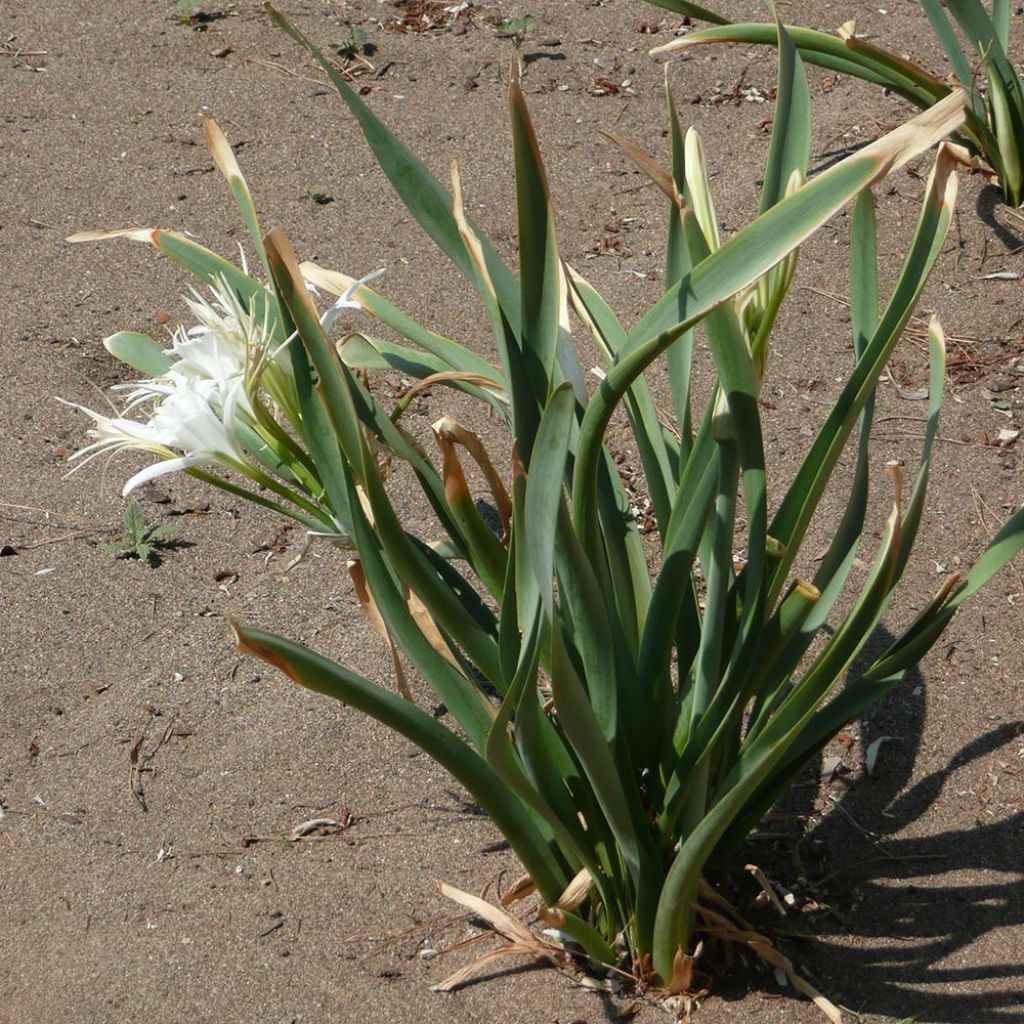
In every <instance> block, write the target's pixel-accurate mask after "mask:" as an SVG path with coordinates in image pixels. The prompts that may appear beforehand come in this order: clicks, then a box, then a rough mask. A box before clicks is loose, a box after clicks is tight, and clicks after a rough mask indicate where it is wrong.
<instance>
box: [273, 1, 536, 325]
mask: <svg viewBox="0 0 1024 1024" xmlns="http://www.w3.org/2000/svg"><path fill="white" fill-rule="evenodd" d="M265 6H266V9H267V11H268V13H269V14H270V17H271V19H272V20H273V22H274V23H275V24H276V25H278V26H279V27H280V28H282V29H284V31H285V32H287V33H288V35H290V36H291V37H292V38H293V39H294V40H295V41H296V42H297V43H299V44H300V45H302V46H304V47H305V48H306V49H307V50H308V51H309V52H310V53H311V54H312V55H313V57H314V58H315V59H316V61H317V62H318V63H319V64H320V66H321V67H322V68H323V69H324V71H325V72H326V73H327V77H328V78H329V79H330V80H331V83H332V84H333V85H334V87H335V89H337V90H338V93H339V94H340V95H341V98H342V99H343V100H344V101H345V103H346V104H347V105H348V108H349V110H350V111H351V112H352V114H353V116H354V117H355V119H356V121H357V122H358V123H359V127H360V128H361V129H362V131H363V135H364V136H365V137H366V141H367V143H368V144H369V146H370V149H372V150H373V153H374V156H376V158H377V162H378V163H379V164H380V167H381V170H383V171H384V173H385V174H386V175H387V177H388V180H389V181H390V182H391V184H392V185H393V186H394V189H395V191H396V192H397V193H398V195H399V196H400V198H401V199H402V202H403V203H405V205H406V207H407V208H408V210H409V212H410V213H411V214H412V215H413V217H415V218H416V220H417V222H418V223H419V224H420V226H421V227H422V228H423V230H424V231H426V233H427V234H428V235H429V236H430V237H431V238H432V239H433V240H434V242H435V243H436V244H437V246H438V248H440V249H441V251H442V252H443V253H445V255H447V256H448V258H449V259H451V260H452V262H453V263H454V264H455V265H456V266H457V267H458V268H459V269H460V270H461V271H462V272H463V273H464V274H465V275H466V276H467V277H469V279H470V280H474V279H475V275H474V274H473V272H472V268H471V261H470V258H469V255H468V253H467V252H466V247H465V245H463V242H462V238H461V237H460V234H459V228H458V225H457V224H456V223H455V219H454V217H453V216H452V200H451V196H450V195H449V194H448V192H447V191H446V190H445V189H444V187H443V186H442V185H441V183H440V182H439V181H438V180H437V179H436V178H435V177H434V176H433V175H432V174H431V173H430V171H428V170H427V168H426V167H424V165H423V164H422V163H421V162H420V161H419V160H418V159H417V158H416V157H415V156H413V154H412V153H410V152H409V150H408V149H406V147H405V146H404V145H403V144H402V143H401V142H400V141H399V140H398V139H397V138H395V136H394V135H393V134H392V133H391V132H390V131H389V130H388V128H387V126H386V125H385V124H384V122H383V121H381V120H380V119H379V118H378V117H377V116H376V115H375V114H374V113H373V111H371V110H370V108H369V107H368V106H367V105H366V104H365V103H364V102H363V101H362V100H361V99H360V97H359V95H358V93H357V92H356V91H355V89H353V88H352V87H351V86H350V85H349V84H348V83H347V82H346V81H345V80H344V79H343V78H342V77H341V75H339V74H338V71H337V69H336V68H335V67H334V65H333V64H332V63H331V62H330V61H329V60H328V59H327V58H326V57H324V55H323V54H322V53H321V52H320V50H319V49H318V48H317V47H316V46H314V45H313V43H312V42H310V40H309V39H307V38H306V37H305V36H304V35H303V34H302V33H301V32H300V31H299V30H298V29H297V28H295V26H294V25H292V24H291V22H289V21H288V20H287V19H286V18H285V17H284V16H283V15H282V14H280V12H278V11H277V10H276V9H275V8H274V7H273V6H272V5H271V4H266V5H265ZM481 244H482V246H483V250H484V254H485V257H486V261H487V266H488V270H489V272H490V276H491V278H492V280H493V282H494V288H495V291H496V292H497V295H498V299H499V302H500V303H501V307H502V309H504V310H505V315H506V317H507V318H508V319H509V322H510V326H511V327H512V330H513V333H516V334H518V331H519V309H518V307H519V297H518V294H517V291H518V290H517V288H516V284H515V281H514V279H513V278H512V275H511V274H510V273H509V272H508V269H507V268H506V267H505V265H504V263H503V262H502V261H501V258H500V257H499V256H498V254H497V253H496V252H495V250H494V248H493V247H492V246H491V245H490V243H489V242H487V241H486V240H483V241H482V243H481Z"/></svg>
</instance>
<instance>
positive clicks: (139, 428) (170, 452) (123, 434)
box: [61, 372, 244, 495]
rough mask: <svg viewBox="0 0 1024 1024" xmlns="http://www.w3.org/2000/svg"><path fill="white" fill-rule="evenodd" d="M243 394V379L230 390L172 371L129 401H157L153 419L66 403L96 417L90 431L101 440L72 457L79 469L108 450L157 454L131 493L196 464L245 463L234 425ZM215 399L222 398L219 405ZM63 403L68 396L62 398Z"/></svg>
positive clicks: (131, 483)
mask: <svg viewBox="0 0 1024 1024" xmlns="http://www.w3.org/2000/svg"><path fill="white" fill-rule="evenodd" d="M239 396H242V397H244V392H243V391H242V382H241V380H239V381H236V382H235V384H233V385H232V386H230V387H228V388H227V389H225V390H223V391H222V390H221V389H220V388H219V387H218V386H217V385H216V384H215V383H214V382H203V381H195V380H190V379H189V378H188V377H185V376H184V375H181V374H173V372H169V373H168V375H167V376H166V377H161V378H157V379H155V380H152V381H143V382H141V383H140V385H138V386H137V389H136V391H135V392H134V393H133V394H132V396H131V398H130V401H129V409H136V408H140V407H141V406H142V405H143V404H144V403H145V402H146V401H147V400H151V401H153V402H154V403H155V404H154V406H153V410H152V413H151V415H150V416H149V418H148V419H147V420H144V421H139V420H134V419H129V418H127V417H125V416H104V415H103V414H102V413H98V412H95V411H93V410H92V409H89V408H87V407H86V406H84V405H77V404H75V403H73V402H65V403H64V404H65V405H70V406H71V407H72V408H75V409H78V410H80V411H81V412H84V413H85V414H86V415H88V416H91V417H92V419H93V421H94V423H95V426H94V428H93V429H92V430H90V431H89V435H90V436H91V437H94V438H95V440H94V441H93V442H92V444H90V445H88V446H86V447H85V448H83V449H82V450H81V451H78V452H76V453H75V454H74V455H73V456H72V459H83V461H82V462H81V463H79V465H78V466H76V467H75V468H76V469H79V468H81V466H83V465H85V463H86V462H89V461H90V460H91V459H93V458H95V457H96V456H97V455H101V454H102V453H104V452H111V453H115V452H119V451H122V450H124V449H126V448H134V449H137V450H139V451H146V452H151V453H152V454H154V455H157V456H158V457H159V461H158V462H155V463H153V464H152V465H150V466H147V467H146V468H145V469H143V470H141V471H140V472H138V473H136V474H135V475H134V476H133V477H131V478H130V479H129V480H128V481H127V482H126V483H125V485H124V488H123V489H122V491H121V493H122V495H127V494H128V493H129V492H130V491H132V490H134V489H135V488H136V487H138V486H139V485H140V484H144V483H147V482H148V481H150V480H154V479H156V477H158V476H163V475H164V474H165V473H173V472H175V471H177V470H181V469H190V468H192V467H195V466H210V465H224V466H232V467H235V468H238V467H239V465H240V464H241V465H244V455H243V453H242V451H241V449H240V447H239V445H238V442H237V441H236V440H235V436H234V430H233V427H232V424H233V423H234V418H235V415H236V412H237V409H238V400H239ZM211 399H216V401H217V406H219V407H215V406H214V404H213V402H212V401H211ZM61 401H63V399H62V400H61Z"/></svg>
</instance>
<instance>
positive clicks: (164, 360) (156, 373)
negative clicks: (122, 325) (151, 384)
mask: <svg viewBox="0 0 1024 1024" xmlns="http://www.w3.org/2000/svg"><path fill="white" fill-rule="evenodd" d="M103 347H104V348H105V349H106V350H107V351H108V352H109V353H110V354H111V355H112V356H113V357H114V358H115V359H120V360H121V362H122V363H125V364H127V365H128V366H130V367H131V368H132V369H133V370H138V371H139V372H140V373H144V374H146V376H147V377H162V376H163V375H164V374H165V373H166V372H167V371H168V370H169V369H170V367H171V363H172V362H173V360H172V359H171V357H170V355H169V354H168V353H167V352H165V351H164V350H163V349H162V348H161V347H160V345H159V343H158V342H156V341H154V340H153V339H152V338H151V337H150V336H149V335H148V334H139V333H138V332H137V331H118V332H117V334H112V335H110V337H109V338H104V339H103Z"/></svg>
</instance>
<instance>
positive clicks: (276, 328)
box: [153, 230, 287, 342]
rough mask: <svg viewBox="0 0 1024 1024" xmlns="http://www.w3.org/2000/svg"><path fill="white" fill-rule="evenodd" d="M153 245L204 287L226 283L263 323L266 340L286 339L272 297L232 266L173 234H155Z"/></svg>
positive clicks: (206, 250)
mask: <svg viewBox="0 0 1024 1024" xmlns="http://www.w3.org/2000/svg"><path fill="white" fill-rule="evenodd" d="M153 244H154V245H155V246H156V247H157V248H158V249H159V250H160V251H161V252H162V253H163V254H164V255H165V256H170V258H171V259H172V260H174V262H175V263H180V264H181V266H183V267H184V268H185V269H186V270H189V271H191V272H192V273H193V274H195V275H196V276H197V277H199V278H201V279H202V280H203V281H205V282H206V283H207V284H209V285H213V286H216V287H220V286H221V284H222V283H223V284H226V285H227V286H228V287H229V288H230V289H231V290H232V291H233V292H234V293H235V295H236V296H237V297H238V300H239V302H240V303H241V305H242V308H243V309H246V310H249V311H250V313H251V314H252V316H253V317H254V318H255V320H256V322H257V323H258V324H261V325H262V324H264V323H266V325H267V327H268V331H267V333H268V336H269V337H271V338H273V339H274V340H276V341H279V342H280V341H284V339H285V338H286V337H287V334H285V333H284V329H283V326H282V323H281V313H280V310H279V308H278V304H277V299H276V298H275V296H274V294H273V293H272V292H271V291H269V290H268V289H267V288H264V287H263V285H261V284H259V282H257V281H254V280H253V279H252V278H251V277H249V275H248V274H246V273H244V272H243V271H241V270H239V269H238V267H236V266H235V265H234V264H233V263H229V262H228V261H227V260H226V259H224V258H223V257H222V256H218V255H217V254H216V253H214V252H211V251H210V250H209V249H207V248H205V247H204V246H201V245H199V244H198V243H196V242H193V241H192V240H191V239H189V238H186V237H185V236H184V235H179V234H177V233H176V232H174V231H160V230H157V231H154V232H153Z"/></svg>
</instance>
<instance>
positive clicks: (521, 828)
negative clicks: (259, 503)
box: [235, 625, 568, 903]
mask: <svg viewBox="0 0 1024 1024" xmlns="http://www.w3.org/2000/svg"><path fill="white" fill-rule="evenodd" d="M235 632H236V634H237V636H238V643H239V649H240V650H241V651H242V652H243V653H245V654H252V655H255V656H256V657H258V658H261V659H263V660H264V661H266V662H268V663H269V664H271V665H273V666H275V667H276V668H279V669H281V671H283V672H284V673H286V674H287V675H288V676H289V677H291V678H292V679H293V680H294V681H295V682H297V683H298V684H299V685H300V686H304V687H306V688H307V689H310V690H315V691H316V692H317V693H323V694H326V695H327V696H329V697H333V698H334V699H335V700H340V701H344V702H345V703H346V704H349V705H351V706H352V707H354V708H356V709H357V710H359V711H362V712H363V713H365V714H368V715H371V716H372V717H373V718H376V719H377V720H378V721H380V722H383V723H384V724H385V725H387V726H388V727H389V728H391V729H394V730H395V731H396V732H399V733H401V735H403V736H405V737H406V738H407V739H409V740H411V741H412V742H413V743H415V744H416V745H417V746H418V747H420V748H421V749H423V750H425V751H426V752H427V753H428V754H429V755H430V756H431V757H432V758H433V759H434V760H435V761H437V762H438V764H440V765H441V766H442V767H443V768H445V769H446V770H447V771H449V772H451V774H452V775H453V776H455V778H456V779H458V781H459V782H460V783H461V784H462V785H463V786H464V787H465V788H466V790H467V791H468V792H469V794H470V795H471V796H472V797H473V799H474V800H476V802H477V803H478V804H480V806H481V807H482V808H483V810H484V811H485V812H486V814H487V815H488V817H490V819H491V820H492V821H493V822H494V823H495V825H496V826H497V827H498V828H499V829H500V830H501V834H502V835H503V836H504V837H505V838H506V839H507V840H508V841H509V843H510V845H511V846H512V849H513V850H515V852H516V855H517V856H518V857H519V859H520V860H521V861H522V862H523V866H524V867H525V868H526V870H527V871H528V872H529V873H530V877H531V878H532V879H533V881H534V882H535V883H536V885H537V888H538V889H539V890H540V892H541V893H542V894H543V896H544V899H545V900H546V901H547V902H549V903H554V902H555V901H556V900H557V899H558V897H559V896H560V895H561V893H562V891H563V890H564V888H565V885H566V883H567V881H568V879H567V878H566V877H565V876H564V874H563V873H562V872H560V871H558V870H557V866H556V865H555V863H554V861H553V858H552V856H551V852H550V850H549V849H548V845H547V843H546V842H545V841H544V838H543V836H542V835H541V834H540V833H539V831H538V830H537V827H536V825H535V824H534V822H533V821H532V820H531V818H530V817H529V815H528V814H527V813H526V810H525V808H524V807H523V805H522V804H521V803H520V802H519V800H518V798H517V797H516V796H515V795H514V794H513V793H512V792H511V790H509V788H508V787H507V786H506V785H504V784H503V783H502V781H501V779H500V778H498V776H497V775H495V773H494V772H493V771H492V770H491V768H490V767H489V766H488V764H487V762H486V761H485V760H484V759H483V758H482V757H480V756H479V755H478V754H476V753H474V752H473V750H472V749H471V748H470V747H469V746H467V745H466V743H464V742H463V741H462V740H460V739H459V738H458V737H456V736H455V735H454V734H452V733H451V732H449V731H448V730H447V729H446V728H445V727H444V726H443V725H441V724H440V723H439V722H438V721H437V720H436V719H434V718H433V717H432V716H431V715H429V714H427V713H426V712H425V711H421V710H420V709H419V708H418V707H416V706H415V705H414V704H410V703H409V702H408V701H406V700H404V699H402V698H401V697H399V696H397V695H395V694H392V693H389V692H388V691H387V690H384V689H382V688H381V687H379V686H377V685H376V684H374V683H371V682H370V681H369V680H367V679H365V678H363V677H362V676H359V675H357V674H356V673H355V672H351V671H349V670H348V669H345V668H343V667H342V666H341V665H338V664H336V663H335V662H333V661H329V660H328V659H326V658H323V657H321V656H320V655H318V654H314V653H313V652H312V651H310V650H309V649H308V648H306V647H303V646H301V645H300V644H296V643H293V642H291V641H289V640H285V639H284V638H283V637H279V636H275V635H273V634H272V633H265V632H263V631H262V630H257V629H250V628H247V627H242V626H237V625H236V626H235Z"/></svg>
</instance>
